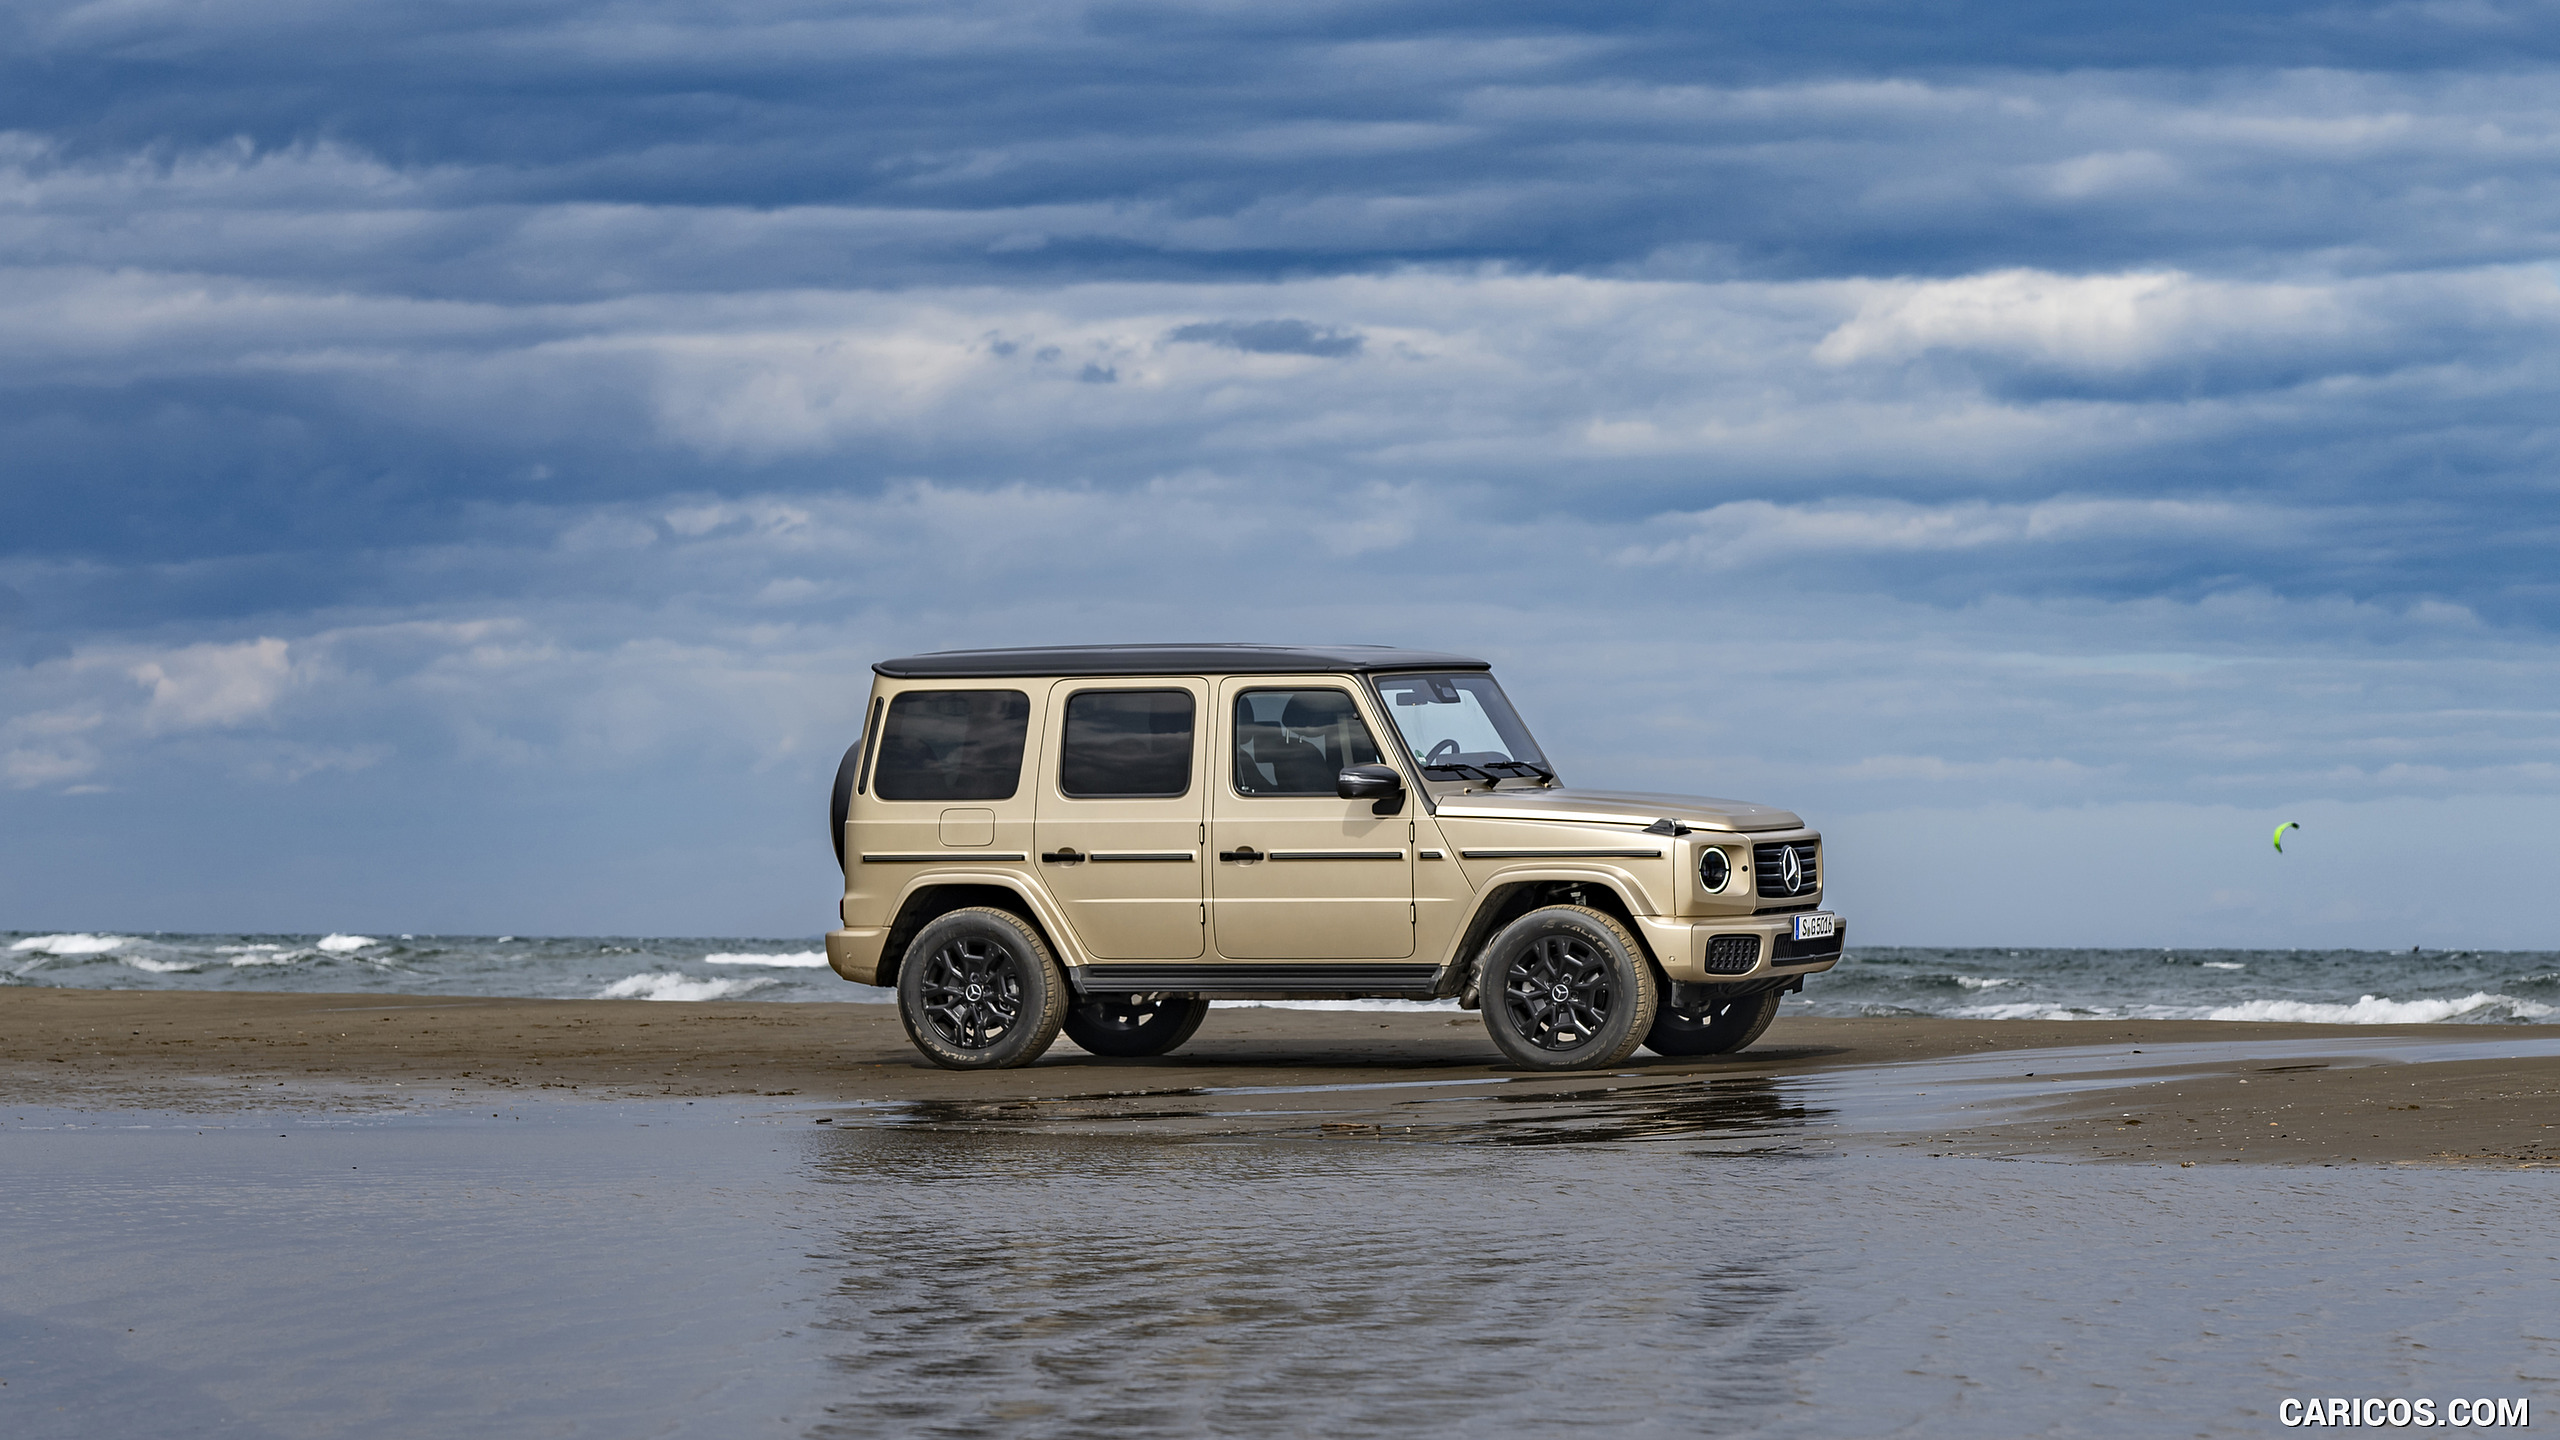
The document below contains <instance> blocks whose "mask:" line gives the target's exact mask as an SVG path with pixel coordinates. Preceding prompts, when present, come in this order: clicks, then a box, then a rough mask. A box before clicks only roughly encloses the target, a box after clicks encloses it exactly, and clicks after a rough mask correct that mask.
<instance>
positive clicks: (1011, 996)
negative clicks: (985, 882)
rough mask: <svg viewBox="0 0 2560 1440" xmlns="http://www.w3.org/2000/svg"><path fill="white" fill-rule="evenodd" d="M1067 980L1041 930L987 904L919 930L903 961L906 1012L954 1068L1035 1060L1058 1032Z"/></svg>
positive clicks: (913, 1028) (901, 1000)
mask: <svg viewBox="0 0 2560 1440" xmlns="http://www.w3.org/2000/svg"><path fill="white" fill-rule="evenodd" d="M1066 1013H1067V981H1066V977H1065V976H1063V975H1061V974H1059V973H1058V962H1057V961H1056V960H1055V959H1054V958H1053V957H1052V956H1051V955H1050V954H1049V946H1048V943H1047V942H1046V941H1043V940H1042V939H1041V938H1040V932H1039V931H1037V930H1034V929H1032V928H1031V926H1030V924H1029V923H1028V922H1027V921H1025V920H1023V918H1022V917H1021V916H1019V915H1014V914H1011V913H1009V912H1007V911H1003V910H996V909H992V908H988V907H984V906H974V907H971V908H969V909H966V910H954V911H952V912H951V913H950V914H948V915H944V916H942V917H941V918H939V919H937V920H935V921H934V922H933V923H932V924H929V925H927V926H925V927H924V929H923V930H921V931H918V932H917V934H916V938H915V939H914V940H913V941H911V942H909V944H908V945H907V950H906V955H905V957H904V958H902V959H901V960H900V961H899V962H898V1018H899V1019H900V1020H901V1021H903V1022H904V1023H905V1024H906V1027H907V1038H908V1039H909V1040H912V1041H914V1042H915V1047H916V1049H917V1050H919V1051H921V1052H922V1053H923V1055H924V1058H926V1059H927V1060H930V1061H932V1062H933V1063H934V1064H936V1065H939V1066H941V1067H943V1068H944V1069H946V1070H1009V1069H1012V1068H1013V1067H1015V1066H1017V1065H1028V1064H1030V1063H1031V1062H1032V1061H1034V1060H1037V1059H1039V1058H1040V1057H1041V1055H1042V1054H1043V1053H1045V1052H1046V1051H1047V1050H1048V1048H1049V1046H1050V1045H1051V1043H1053V1042H1054V1041H1056V1040H1057V1038H1058V1026H1059V1024H1060V1022H1062V1021H1063V1020H1065V1018H1066Z"/></svg>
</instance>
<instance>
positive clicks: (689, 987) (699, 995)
mask: <svg viewBox="0 0 2560 1440" xmlns="http://www.w3.org/2000/svg"><path fill="white" fill-rule="evenodd" d="M781 983H782V982H781V981H779V980H767V979H763V978H761V977H759V978H757V979H753V980H696V979H694V978H693V977H692V976H689V975H681V974H678V973H676V972H675V971H672V970H662V971H658V972H656V973H653V974H648V975H626V976H624V977H623V978H621V979H619V980H616V981H614V982H613V983H612V984H610V985H607V986H606V987H604V989H603V991H602V992H601V993H599V994H598V995H597V996H596V998H597V999H599V1000H734V999H736V998H737V997H739V996H741V995H752V994H754V993H755V992H756V991H758V990H762V989H764V988H765V987H766V986H768V985H779V984H781Z"/></svg>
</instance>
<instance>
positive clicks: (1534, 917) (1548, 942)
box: [1479, 905, 1659, 1070]
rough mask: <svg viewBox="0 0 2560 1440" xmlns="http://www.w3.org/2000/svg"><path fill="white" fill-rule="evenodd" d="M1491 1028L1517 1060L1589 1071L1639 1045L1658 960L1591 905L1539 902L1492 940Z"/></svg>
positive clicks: (1487, 981) (1487, 1015)
mask: <svg viewBox="0 0 2560 1440" xmlns="http://www.w3.org/2000/svg"><path fill="white" fill-rule="evenodd" d="M1479 988H1480V991H1481V993H1482V994H1483V996H1484V1028H1485V1032H1486V1033H1487V1034H1488V1035H1490V1036H1491V1037H1492V1039H1493V1043H1494V1045H1495V1046H1496V1047H1497V1048H1499V1049H1500V1050H1501V1051H1502V1053H1503V1054H1504V1055H1507V1056H1509V1057H1510V1058H1511V1060H1512V1062H1513V1063H1514V1064H1518V1065H1522V1066H1526V1067H1527V1068H1529V1069H1532V1070H1590V1069H1596V1068H1598V1067H1601V1066H1606V1065H1615V1064H1617V1063H1618V1062H1619V1061H1621V1060H1624V1059H1626V1058H1627V1057H1628V1056H1629V1055H1631V1054H1633V1053H1635V1048H1636V1045H1637V1043H1638V1042H1640V1041H1641V1040H1643V1038H1644V1036H1645V1033H1646V1031H1647V1029H1648V1028H1649V1027H1650V1026H1651V1025H1652V1024H1653V1011H1654V1005H1655V1001H1656V998H1657V996H1658V994H1659V992H1658V990H1657V989H1656V987H1655V985H1654V982H1653V967H1652V966H1651V965H1650V964H1647V963H1646V961H1645V958H1644V952H1643V951H1642V950H1641V949H1639V948H1637V945H1636V939H1635V937H1634V936H1632V935H1630V934H1628V933H1627V931H1626V927H1624V926H1622V925H1620V924H1619V923H1618V922H1617V921H1615V920H1612V919H1610V918H1609V917H1608V916H1607V915H1604V914H1602V913H1601V912H1599V911H1597V910H1593V909H1591V908H1589V907H1587V906H1582V905H1550V906H1548V907H1546V908H1545V909H1543V910H1532V911H1530V912H1529V913H1528V914H1526V915H1523V916H1521V917H1520V918H1519V919H1517V920H1514V921H1512V922H1511V923H1510V924H1509V925H1507V926H1505V927H1503V931H1502V933H1501V934H1499V935H1496V936H1495V937H1493V943H1492V944H1491V945H1489V946H1487V947H1486V950H1485V962H1484V975H1483V978H1482V980H1481V981H1480V982H1479Z"/></svg>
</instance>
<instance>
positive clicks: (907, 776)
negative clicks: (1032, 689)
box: [873, 690, 1031, 800]
mask: <svg viewBox="0 0 2560 1440" xmlns="http://www.w3.org/2000/svg"><path fill="white" fill-rule="evenodd" d="M1030 728H1031V697H1029V696H1027V695H1025V694H1023V693H1022V692H1021V691H1019V690H910V691H908V692H907V693H906V694H904V695H901V696H899V697H898V698H897V699H895V700H892V701H890V702H889V723H888V724H887V725H885V726H883V727H881V733H880V764H879V769H878V771H877V772H876V773H875V774H874V776H873V784H874V787H875V789H876V790H877V791H878V793H879V796H880V798H881V799H883V800H1010V799H1012V798H1013V792H1014V790H1015V789H1016V788H1017V787H1018V786H1020V785H1021V783H1022V745H1023V739H1024V737H1025V736H1026V734H1028V732H1029V730H1030Z"/></svg>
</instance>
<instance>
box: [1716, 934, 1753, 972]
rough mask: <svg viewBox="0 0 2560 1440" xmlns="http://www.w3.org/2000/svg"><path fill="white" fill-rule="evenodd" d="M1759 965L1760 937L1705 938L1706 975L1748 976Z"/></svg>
mask: <svg viewBox="0 0 2560 1440" xmlns="http://www.w3.org/2000/svg"><path fill="white" fill-rule="evenodd" d="M1759 963H1760V937H1759V936H1757V935H1710V936H1708V937H1707V973H1708V974H1710V975H1748V974H1750V973H1751V967H1752V966H1754V965H1757V964H1759Z"/></svg>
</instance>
